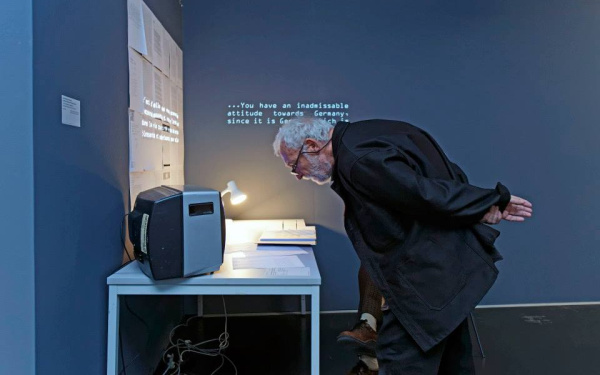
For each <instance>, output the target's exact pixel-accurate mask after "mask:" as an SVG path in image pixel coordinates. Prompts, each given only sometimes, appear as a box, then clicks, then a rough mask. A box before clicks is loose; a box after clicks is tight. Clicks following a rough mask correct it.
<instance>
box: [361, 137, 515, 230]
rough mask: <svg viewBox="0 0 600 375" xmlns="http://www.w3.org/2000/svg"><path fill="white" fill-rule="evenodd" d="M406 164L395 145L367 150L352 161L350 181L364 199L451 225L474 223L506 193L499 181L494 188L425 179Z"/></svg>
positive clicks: (406, 159)
mask: <svg viewBox="0 0 600 375" xmlns="http://www.w3.org/2000/svg"><path fill="white" fill-rule="evenodd" d="M410 164H411V163H410V159H409V158H408V157H407V156H406V155H405V154H404V153H403V152H402V151H400V150H398V149H397V148H386V149H378V150H374V151H370V152H369V153H367V154H365V155H364V156H362V157H360V158H359V159H357V160H356V162H355V163H354V164H353V166H352V168H351V170H350V181H351V183H352V184H353V186H354V187H355V188H356V189H357V190H358V191H359V192H360V193H361V194H362V195H363V196H364V197H365V198H366V199H370V200H372V201H375V202H377V203H378V204H381V205H383V206H387V207H392V208H393V209H395V210H397V211H399V212H402V213H404V214H406V215H410V216H413V217H417V218H419V219H422V220H426V221H435V222H446V223H448V224H454V225H457V224H458V225H470V224H475V223H478V222H479V221H480V220H481V218H482V217H483V215H485V213H486V212H487V211H488V210H489V208H490V207H491V206H493V205H496V204H498V203H499V202H500V201H501V199H502V196H503V195H504V196H505V195H506V193H507V192H508V189H507V188H506V187H505V186H503V185H502V184H500V183H498V185H497V186H496V189H483V188H480V187H477V186H473V185H470V184H468V183H466V182H462V181H457V180H444V179H433V178H427V177H424V176H422V175H420V174H418V173H417V172H416V171H415V169H413V168H411V167H410ZM509 196H510V194H509Z"/></svg>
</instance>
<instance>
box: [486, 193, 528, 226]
mask: <svg viewBox="0 0 600 375" xmlns="http://www.w3.org/2000/svg"><path fill="white" fill-rule="evenodd" d="M532 214H533V205H532V204H531V202H529V201H527V200H525V199H523V198H521V197H517V196H516V195H511V196H510V202H509V203H508V206H506V209H505V210H504V212H500V209H499V208H498V206H492V207H490V209H489V211H488V212H487V213H486V214H485V215H484V216H483V218H482V219H481V221H480V222H481V223H484V224H498V223H499V222H500V221H501V220H502V219H504V220H507V221H517V222H520V221H525V218H528V217H531V215H532Z"/></svg>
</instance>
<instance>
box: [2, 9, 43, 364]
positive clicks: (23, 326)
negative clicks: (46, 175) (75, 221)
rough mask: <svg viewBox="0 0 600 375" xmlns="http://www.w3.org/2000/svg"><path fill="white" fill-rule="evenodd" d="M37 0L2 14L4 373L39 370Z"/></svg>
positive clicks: (4, 10)
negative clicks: (34, 113)
mask: <svg viewBox="0 0 600 375" xmlns="http://www.w3.org/2000/svg"><path fill="white" fill-rule="evenodd" d="M31 38H32V28H31V1H12V2H9V3H6V4H3V6H2V12H0V50H1V51H2V58H1V59H0V79H1V81H2V87H1V88H0V108H1V109H2V114H3V118H2V121H1V122H0V129H1V133H2V135H3V141H2V147H0V158H1V159H2V160H4V166H5V167H4V168H3V173H2V177H1V178H0V193H1V194H2V196H3V197H4V203H3V204H2V213H1V214H0V238H2V245H0V252H2V254H3V255H4V257H3V260H2V262H0V285H2V288H0V301H3V306H2V312H1V313H0V315H1V317H0V364H1V365H0V368H1V370H0V372H2V373H7V374H23V375H26V374H34V373H35V352H34V349H35V330H34V308H35V301H34V262H33V260H34V250H33V246H34V241H33V135H32V134H33V121H32V100H33V97H32V73H31V64H32V46H31V44H32V42H31Z"/></svg>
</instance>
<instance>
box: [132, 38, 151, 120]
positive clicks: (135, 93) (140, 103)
mask: <svg viewBox="0 0 600 375" xmlns="http://www.w3.org/2000/svg"><path fill="white" fill-rule="evenodd" d="M146 63H147V62H146ZM143 65H144V59H143V58H142V56H141V55H140V54H139V53H137V52H136V51H135V50H134V49H133V48H129V108H131V109H133V110H134V111H137V112H139V113H143V112H144V68H143Z"/></svg>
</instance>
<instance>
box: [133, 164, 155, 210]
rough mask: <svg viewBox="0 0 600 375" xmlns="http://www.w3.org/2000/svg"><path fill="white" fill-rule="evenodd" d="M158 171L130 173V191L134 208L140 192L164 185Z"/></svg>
mask: <svg viewBox="0 0 600 375" xmlns="http://www.w3.org/2000/svg"><path fill="white" fill-rule="evenodd" d="M156 173H157V172H156V171H148V172H132V173H129V192H130V198H131V207H132V208H133V205H134V204H135V198H137V196H138V194H139V193H140V192H142V191H145V190H148V189H152V188H155V187H157V186H160V185H162V184H161V183H160V182H158V180H157V178H156ZM159 173H160V172H159Z"/></svg>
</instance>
